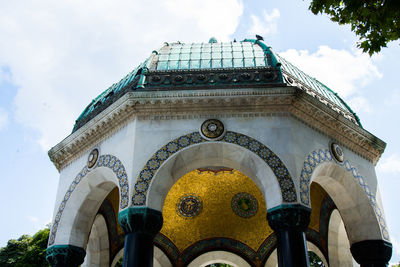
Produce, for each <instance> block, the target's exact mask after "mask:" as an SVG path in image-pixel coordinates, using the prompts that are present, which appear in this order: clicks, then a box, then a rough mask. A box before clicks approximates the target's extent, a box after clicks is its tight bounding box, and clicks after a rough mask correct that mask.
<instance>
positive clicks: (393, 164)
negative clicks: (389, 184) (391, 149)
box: [377, 154, 400, 174]
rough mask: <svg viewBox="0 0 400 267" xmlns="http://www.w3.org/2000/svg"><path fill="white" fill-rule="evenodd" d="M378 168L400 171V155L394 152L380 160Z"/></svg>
mask: <svg viewBox="0 0 400 267" xmlns="http://www.w3.org/2000/svg"><path fill="white" fill-rule="evenodd" d="M377 170H378V171H380V172H384V173H396V174H397V173H400V156H399V155H398V154H392V155H390V156H388V157H383V158H382V159H380V160H379V162H378V165H377Z"/></svg>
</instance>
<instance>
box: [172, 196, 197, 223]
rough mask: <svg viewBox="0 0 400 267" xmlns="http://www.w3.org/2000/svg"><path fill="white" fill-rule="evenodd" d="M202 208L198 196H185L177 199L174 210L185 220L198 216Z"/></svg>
mask: <svg viewBox="0 0 400 267" xmlns="http://www.w3.org/2000/svg"><path fill="white" fill-rule="evenodd" d="M202 206H203V204H202V201H201V200H200V198H199V197H198V196H195V195H186V196H183V197H181V198H180V199H179V201H178V203H177V205H176V209H177V212H178V214H179V215H181V216H183V217H186V218H192V217H195V216H197V215H199V213H200V212H201V209H202Z"/></svg>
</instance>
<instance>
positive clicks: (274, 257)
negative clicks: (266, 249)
mask: <svg viewBox="0 0 400 267" xmlns="http://www.w3.org/2000/svg"><path fill="white" fill-rule="evenodd" d="M307 248H308V251H312V252H314V253H315V254H317V256H318V257H319V258H320V259H321V260H322V262H323V263H324V265H325V267H328V266H330V265H328V261H327V260H326V258H325V256H324V254H323V253H322V252H321V250H320V249H319V248H318V247H317V246H316V245H314V243H312V242H310V241H307ZM264 266H265V267H278V254H277V250H276V248H275V249H274V250H273V251H272V253H271V255H270V256H269V258H268V259H267V262H266V263H265V265H264Z"/></svg>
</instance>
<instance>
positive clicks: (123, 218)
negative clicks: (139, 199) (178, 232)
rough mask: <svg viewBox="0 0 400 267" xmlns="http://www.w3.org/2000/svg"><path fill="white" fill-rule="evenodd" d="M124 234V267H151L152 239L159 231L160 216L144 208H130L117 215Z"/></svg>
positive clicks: (156, 212) (152, 256) (152, 255)
mask: <svg viewBox="0 0 400 267" xmlns="http://www.w3.org/2000/svg"><path fill="white" fill-rule="evenodd" d="M118 221H119V224H120V226H121V228H122V230H123V231H124V234H125V246H124V264H123V266H124V267H152V266H153V258H154V245H153V241H154V237H155V236H156V234H157V233H158V232H159V231H160V230H161V227H162V224H163V218H162V214H161V212H160V211H158V210H153V209H150V208H146V207H130V208H127V209H125V210H123V211H121V212H120V213H119V215H118Z"/></svg>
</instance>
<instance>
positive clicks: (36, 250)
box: [0, 228, 50, 267]
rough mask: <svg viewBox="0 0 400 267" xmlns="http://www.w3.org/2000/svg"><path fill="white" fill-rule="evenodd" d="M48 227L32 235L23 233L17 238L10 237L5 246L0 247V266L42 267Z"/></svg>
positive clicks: (44, 264)
mask: <svg viewBox="0 0 400 267" xmlns="http://www.w3.org/2000/svg"><path fill="white" fill-rule="evenodd" d="M49 232H50V229H49V228H46V229H43V230H39V231H38V232H37V233H36V234H35V235H34V236H33V237H31V236H29V235H23V236H21V237H20V238H18V239H17V240H15V239H11V240H9V241H8V242H7V246H5V247H3V248H0V266H2V267H43V266H49V264H48V263H47V261H46V247H47V240H48V239H49Z"/></svg>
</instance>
